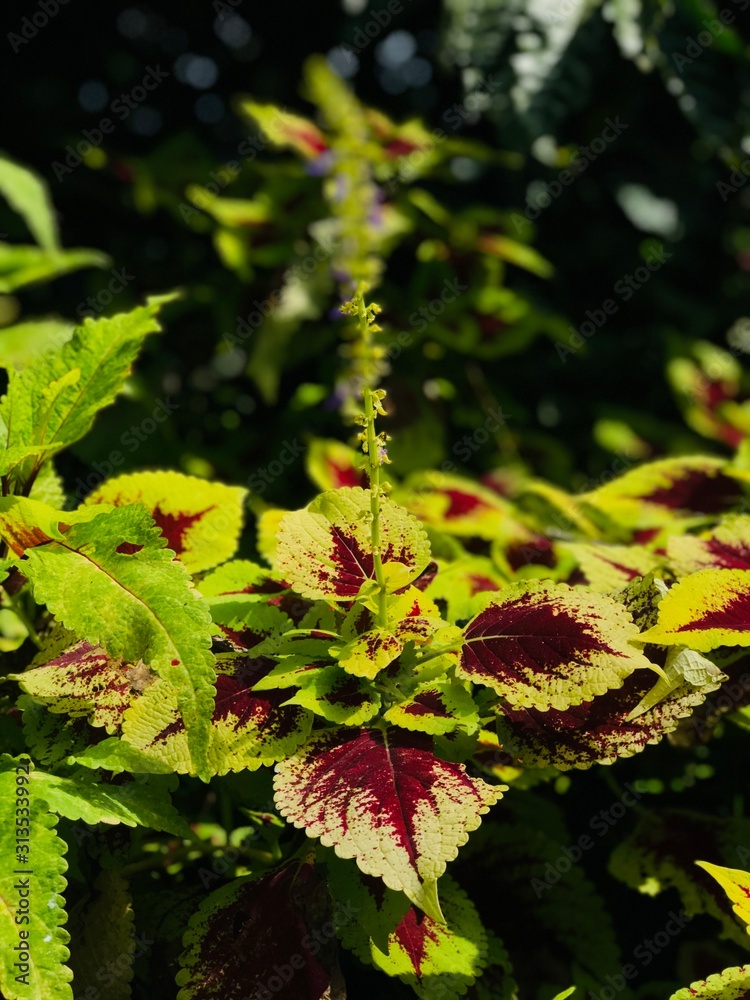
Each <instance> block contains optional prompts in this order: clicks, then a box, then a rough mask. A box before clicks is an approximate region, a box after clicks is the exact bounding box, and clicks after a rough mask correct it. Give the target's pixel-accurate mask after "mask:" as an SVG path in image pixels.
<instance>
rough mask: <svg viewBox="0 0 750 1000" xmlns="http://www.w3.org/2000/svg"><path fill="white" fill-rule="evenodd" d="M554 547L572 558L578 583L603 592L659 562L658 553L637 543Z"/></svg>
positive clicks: (621, 585) (616, 586) (654, 566)
mask: <svg viewBox="0 0 750 1000" xmlns="http://www.w3.org/2000/svg"><path fill="white" fill-rule="evenodd" d="M557 549H558V551H560V552H562V553H566V554H569V555H571V556H572V557H573V558H574V559H575V561H576V563H577V564H578V572H579V574H580V577H581V582H582V583H584V584H585V585H586V586H587V587H591V588H592V590H596V591H598V592H599V593H604V594H607V593H612V592H613V591H616V590H621V589H622V588H623V587H625V586H627V585H628V584H629V583H630V582H631V580H634V579H636V577H639V576H646V574H647V573H651V572H652V571H653V570H655V569H656V568H657V567H658V566H659V565H660V562H661V560H660V559H659V558H658V556H655V555H654V554H653V553H652V552H649V551H648V549H645V548H643V547H642V546H639V545H595V544H590V543H585V542H566V543H565V544H560V545H558V546H557Z"/></svg>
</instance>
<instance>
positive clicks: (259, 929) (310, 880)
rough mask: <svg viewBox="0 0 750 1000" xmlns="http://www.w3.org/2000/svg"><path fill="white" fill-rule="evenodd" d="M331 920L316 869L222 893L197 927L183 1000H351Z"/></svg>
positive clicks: (181, 979)
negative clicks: (340, 968) (272, 999)
mask: <svg viewBox="0 0 750 1000" xmlns="http://www.w3.org/2000/svg"><path fill="white" fill-rule="evenodd" d="M331 915H332V910H331V901H330V897H329V895H328V889H327V887H326V884H325V882H323V881H321V879H320V878H319V877H318V876H317V874H316V872H315V868H314V866H313V865H312V864H310V863H309V862H302V863H300V862H291V863H290V864H287V865H285V866H284V867H283V868H279V869H277V870H276V871H273V872H269V873H268V874H267V875H264V876H262V877H261V878H257V877H256V876H253V875H249V876H244V877H242V878H238V879H235V880H234V881H233V882H231V883H230V884H229V885H225V886H222V887H221V888H220V889H217V890H216V891H215V892H212V893H211V895H210V896H208V898H207V899H206V900H205V901H204V902H203V903H202V904H201V907H200V909H199V910H198V912H197V913H196V914H195V915H194V916H193V917H191V919H190V923H189V925H188V929H187V931H186V932H185V936H184V938H183V944H184V946H185V951H184V952H183V954H182V955H181V957H180V964H181V965H182V970H181V971H180V972H179V973H178V974H177V985H178V986H179V987H181V989H180V991H179V993H178V995H177V996H178V1000H246V998H247V1000H261V998H262V997H263V996H264V995H265V994H267V993H269V992H270V991H271V990H273V996H274V997H278V1000H344V992H343V988H342V987H341V985H340V978H339V973H338V967H337V961H336V941H335V937H334V936H333V934H332V933H327V932H326V929H325V928H326V927H330V926H331V924H330V920H331ZM279 970H283V978H282V976H280V975H279Z"/></svg>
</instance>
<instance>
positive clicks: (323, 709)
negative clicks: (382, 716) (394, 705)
mask: <svg viewBox="0 0 750 1000" xmlns="http://www.w3.org/2000/svg"><path fill="white" fill-rule="evenodd" d="M299 685H300V687H299V690H298V691H297V692H296V693H295V694H293V695H292V697H291V698H289V699H287V701H285V702H283V704H284V705H300V706H301V707H302V708H307V709H309V710H310V711H311V712H314V713H315V714H316V715H320V716H322V717H323V718H324V719H327V720H328V722H335V723H337V724H338V725H344V726H360V725H362V723H364V722H369V721H370V719H372V718H374V716H376V715H377V714H378V711H379V709H380V694H379V692H378V691H377V690H376V689H375V688H374V687H373V685H372V684H370V683H368V681H366V680H364V679H362V678H360V677H352V676H351V675H350V674H347V673H346V672H345V671H343V670H341V669H340V668H339V667H333V666H331V667H322V668H320V669H318V670H309V671H307V672H305V673H304V674H303V676H301V677H300V678H299Z"/></svg>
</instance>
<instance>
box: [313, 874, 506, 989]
mask: <svg viewBox="0 0 750 1000" xmlns="http://www.w3.org/2000/svg"><path fill="white" fill-rule="evenodd" d="M329 872H330V885H331V891H332V893H333V895H334V898H337V899H339V900H340V901H341V902H342V904H343V903H344V902H349V903H351V904H352V905H353V907H354V908H355V909H356V911H357V919H356V920H349V921H342V922H341V925H340V927H339V928H338V930H339V934H340V936H341V943H342V944H343V945H344V947H345V948H348V949H350V950H351V951H353V952H354V953H355V955H357V957H358V958H359V959H361V960H362V961H363V962H366V963H368V964H370V965H374V966H375V968H376V969H380V970H381V971H382V972H385V973H386V974H387V975H389V976H398V977H399V978H400V979H401V980H402V982H404V983H406V984H407V985H408V986H411V987H412V989H413V990H414V992H415V993H416V994H417V996H418V997H422V998H423V1000H441V998H445V997H446V996H451V997H460V996H464V995H465V993H466V991H467V989H468V988H469V987H470V986H471V985H472V984H473V983H474V981H475V979H476V978H477V977H478V976H479V975H481V973H482V971H483V970H484V968H485V965H486V964H487V947H488V946H487V935H486V933H485V930H484V928H483V927H482V923H481V921H480V919H479V915H478V914H477V912H476V910H475V908H474V906H473V905H472V903H471V902H470V901H469V899H468V898H467V896H466V894H465V893H464V892H463V891H462V890H461V889H460V888H459V887H458V886H457V885H456V883H455V882H454V881H453V879H452V878H451V877H450V876H449V875H445V876H443V878H442V879H441V881H440V891H441V902H442V906H443V912H444V915H445V923H437V922H436V921H435V920H433V919H432V918H431V917H429V916H427V915H426V914H424V913H420V912H419V910H417V909H415V907H413V906H410V907H408V909H406V912H404V907H403V905H402V900H403V896H400V895H397V894H396V893H393V892H392V891H391V890H389V889H386V888H384V887H383V886H382V884H381V883H379V882H378V881H377V880H376V879H373V878H371V877H370V876H367V875H362V873H361V872H359V871H358V870H357V868H356V866H354V865H352V864H350V863H349V864H347V862H345V861H341V860H339V859H334V860H333V862H332V863H331V864H329ZM391 925H392V926H391Z"/></svg>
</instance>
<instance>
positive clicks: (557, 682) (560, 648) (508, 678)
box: [458, 581, 650, 711]
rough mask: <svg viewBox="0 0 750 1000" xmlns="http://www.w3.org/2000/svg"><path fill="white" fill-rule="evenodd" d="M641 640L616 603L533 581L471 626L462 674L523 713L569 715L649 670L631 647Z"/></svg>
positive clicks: (466, 634) (466, 632) (519, 586)
mask: <svg viewBox="0 0 750 1000" xmlns="http://www.w3.org/2000/svg"><path fill="white" fill-rule="evenodd" d="M637 636H638V628H637V626H636V625H635V624H634V623H633V621H632V619H631V617H630V615H629V614H628V612H627V611H626V610H625V609H624V608H623V607H622V605H620V604H618V603H617V602H616V601H614V600H612V599H611V598H609V597H605V596H603V595H598V594H590V593H587V592H584V591H582V590H580V589H574V588H573V587H569V586H567V585H566V584H561V583H558V584H549V583H543V582H540V581H539V582H538V581H529V582H528V583H524V584H515V585H513V586H512V587H508V588H507V589H506V590H505V591H503V592H502V594H501V595H500V596H499V598H498V599H497V600H496V601H495V602H494V603H492V604H490V605H489V606H488V607H487V608H486V609H485V610H484V611H481V612H480V613H479V614H478V615H477V616H476V618H474V619H473V620H472V621H471V622H469V624H468V625H467V626H466V628H465V630H464V647H463V652H462V658H461V663H460V666H459V668H458V669H459V673H460V674H461V675H462V676H463V677H465V678H466V679H467V680H471V681H474V682H475V683H477V684H484V685H487V686H489V687H491V688H492V689H493V690H494V691H496V692H497V693H498V694H500V695H502V696H503V697H504V698H506V699H507V700H508V702H510V704H511V705H512V706H514V707H516V708H536V709H538V710H540V711H546V710H547V709H550V708H554V709H557V710H558V711H565V710H566V709H568V708H570V707H571V706H575V705H580V704H581V703H583V702H585V701H589V700H590V699H591V698H593V697H594V696H596V695H601V694H604V692H605V691H609V690H611V689H613V688H619V687H621V686H622V683H623V681H624V680H625V678H626V677H628V676H629V675H630V674H631V673H632V672H633V671H634V670H636V669H639V668H642V667H648V666H649V665H650V664H649V661H648V660H647V659H646V657H645V656H644V655H643V653H641V652H640V651H639V650H638V649H637V648H636V647H635V646H633V645H632V641H633V639H635V638H636V637H637Z"/></svg>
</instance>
